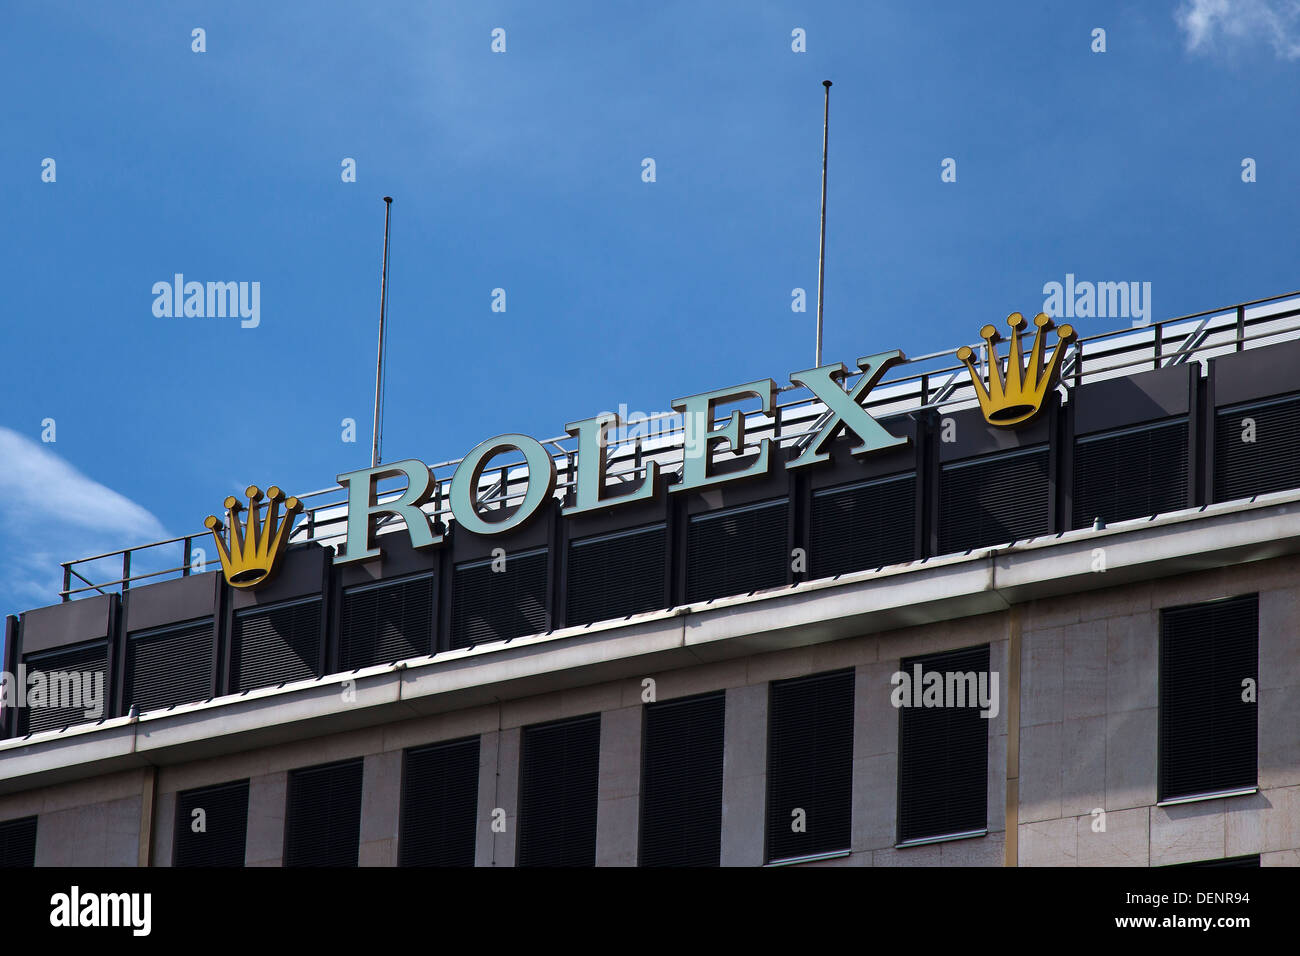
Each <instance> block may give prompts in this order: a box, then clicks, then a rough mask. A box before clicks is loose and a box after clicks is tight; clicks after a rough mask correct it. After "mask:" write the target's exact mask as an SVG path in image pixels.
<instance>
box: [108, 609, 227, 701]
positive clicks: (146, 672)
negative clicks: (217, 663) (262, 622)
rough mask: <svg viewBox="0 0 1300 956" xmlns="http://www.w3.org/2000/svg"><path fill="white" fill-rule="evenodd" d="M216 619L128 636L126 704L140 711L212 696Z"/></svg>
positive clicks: (205, 619) (204, 619)
mask: <svg viewBox="0 0 1300 956" xmlns="http://www.w3.org/2000/svg"><path fill="white" fill-rule="evenodd" d="M212 650H213V647H212V618H210V617H209V618H203V619H202V620H198V621H191V622H190V623H188V624H181V625H178V626H175V627H166V628H159V629H157V630H150V631H141V632H137V633H135V634H132V635H131V636H130V637H129V638H127V644H126V707H127V709H128V710H130V708H131V707H132V705H134V706H135V707H136V708H137V709H138V710H139V712H140V713H142V714H144V713H147V712H149V711H151V710H162V709H164V708H167V707H171V706H174V705H175V704H188V703H190V702H192V701H196V700H207V699H208V698H210V697H211V696H212V693H213V691H212V673H213V667H214V662H213V659H212Z"/></svg>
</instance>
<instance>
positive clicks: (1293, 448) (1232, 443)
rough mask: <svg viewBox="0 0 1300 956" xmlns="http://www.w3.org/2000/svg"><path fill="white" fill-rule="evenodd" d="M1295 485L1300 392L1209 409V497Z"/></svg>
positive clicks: (1299, 476)
mask: <svg viewBox="0 0 1300 956" xmlns="http://www.w3.org/2000/svg"><path fill="white" fill-rule="evenodd" d="M1297 487H1300V396H1296V395H1287V396H1285V397H1283V398H1274V399H1270V400H1269V401H1266V402H1253V403H1251V404H1249V405H1237V406H1234V407H1232V408H1223V409H1220V410H1219V411H1218V412H1216V413H1215V427H1214V500H1215V501H1233V500H1235V499H1237V498H1249V497H1251V496H1252V495H1264V494H1268V493H1269V492H1273V491H1286V490H1287V489H1290V488H1297Z"/></svg>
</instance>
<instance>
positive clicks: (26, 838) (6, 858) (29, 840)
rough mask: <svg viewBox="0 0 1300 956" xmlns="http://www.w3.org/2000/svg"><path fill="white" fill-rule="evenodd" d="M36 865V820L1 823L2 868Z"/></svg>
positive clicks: (30, 818) (25, 819)
mask: <svg viewBox="0 0 1300 956" xmlns="http://www.w3.org/2000/svg"><path fill="white" fill-rule="evenodd" d="M35 865H36V818H35V817H23V818H22V819H20V820H5V821H3V822H0V867H17V866H35Z"/></svg>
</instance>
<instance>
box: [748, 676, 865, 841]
mask: <svg viewBox="0 0 1300 956" xmlns="http://www.w3.org/2000/svg"><path fill="white" fill-rule="evenodd" d="M853 680H854V677H853V671H852V670H843V671H833V672H831V673H828V674H814V675H812V676H810V677H798V678H795V679H793V680H783V681H773V682H772V685H771V689H770V696H769V700H768V707H769V712H768V723H767V728H768V730H767V732H768V740H767V858H768V860H769V861H772V860H787V859H792V858H795V857H803V856H810V855H813V854H817V853H829V852H833V851H836V850H847V849H849V839H850V825H851V823H852V813H853ZM796 822H800V823H802V825H803V829H802V830H800V829H797V828H796V826H795V823H796Z"/></svg>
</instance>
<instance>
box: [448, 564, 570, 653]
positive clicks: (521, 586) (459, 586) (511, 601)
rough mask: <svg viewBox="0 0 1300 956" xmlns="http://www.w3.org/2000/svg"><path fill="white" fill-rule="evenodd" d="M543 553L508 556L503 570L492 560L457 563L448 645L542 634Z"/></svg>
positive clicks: (544, 566)
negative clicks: (449, 641) (449, 642)
mask: <svg viewBox="0 0 1300 956" xmlns="http://www.w3.org/2000/svg"><path fill="white" fill-rule="evenodd" d="M546 558H547V552H546V551H528V552H524V553H522V554H507V555H506V558H505V568H504V570H500V571H494V570H492V566H493V562H492V561H491V560H487V561H475V562H472V563H469V564H462V565H460V566H459V567H457V568H456V571H455V574H454V582H455V583H454V589H455V590H454V593H453V595H452V601H451V646H452V647H469V646H470V645H472V644H486V643H488V642H490V641H503V640H508V639H510V638H515V637H523V636H525V635H527V634H542V633H545V631H546V629H547V626H546V609H547V601H546Z"/></svg>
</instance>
